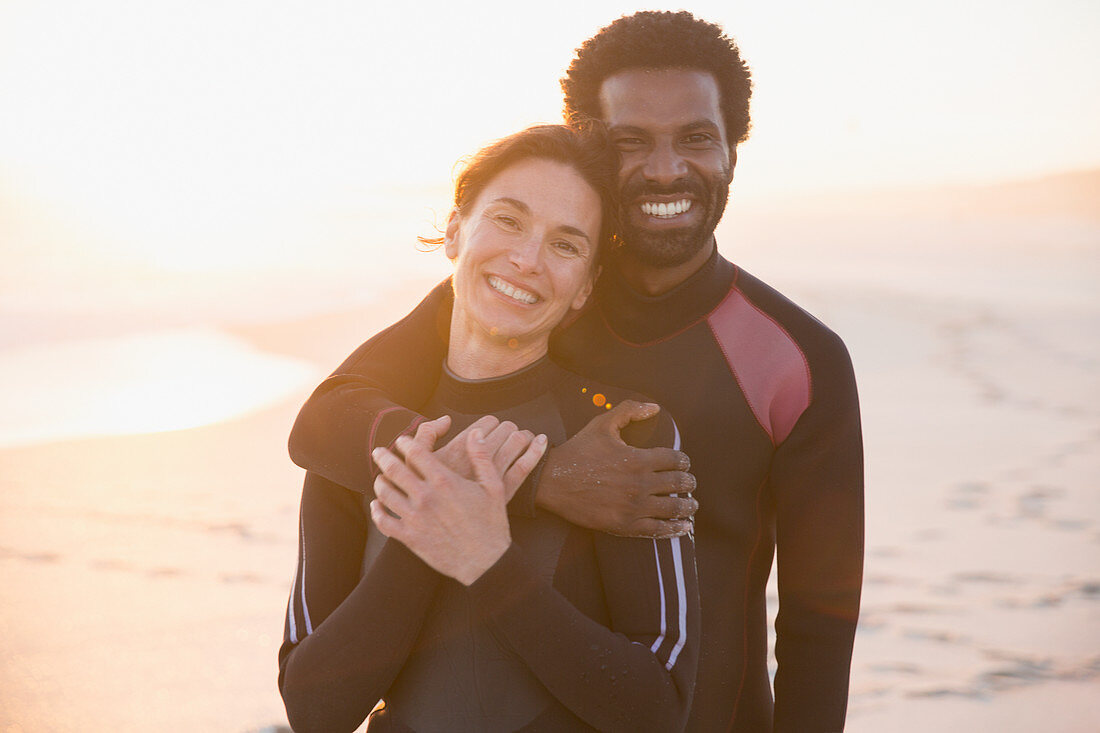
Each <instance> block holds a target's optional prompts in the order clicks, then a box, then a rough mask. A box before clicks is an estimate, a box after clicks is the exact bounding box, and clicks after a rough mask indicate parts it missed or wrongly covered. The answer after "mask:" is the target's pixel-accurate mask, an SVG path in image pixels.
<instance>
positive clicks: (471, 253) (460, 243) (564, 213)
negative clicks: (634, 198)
mask: <svg viewBox="0 0 1100 733" xmlns="http://www.w3.org/2000/svg"><path fill="white" fill-rule="evenodd" d="M599 234H600V198H599V195H598V194H597V193H596V191H595V190H594V189H593V188H592V187H591V186H590V185H588V183H587V182H585V180H584V179H583V178H581V176H580V174H578V173H577V172H576V170H574V169H573V168H572V167H570V166H568V165H566V164H564V163H558V162H556V161H551V160H545V159H541V158H529V159H527V160H522V161H520V162H518V163H515V164H513V165H511V166H509V167H508V168H505V169H504V170H503V171H502V172H501V173H499V174H498V175H497V176H496V177H495V178H493V179H492V180H491V181H490V182H489V184H488V185H487V186H486V187H485V188H484V189H483V190H482V191H481V193H480V194H478V196H477V197H476V198H475V199H474V200H473V201H472V202H471V203H470V204H468V205H467V206H466V207H465V208H464V210H463V211H462V212H453V213H452V215H451V219H450V220H449V221H448V223H447V232H446V234H445V236H444V248H445V250H446V253H447V256H448V257H450V258H451V259H452V260H453V261H454V264H455V275H454V289H455V316H456V320H455V322H454V323H455V325H457V326H459V327H465V328H468V329H473V330H474V331H476V332H477V335H478V336H483V335H488V336H490V337H492V338H494V339H499V340H500V341H501V342H502V343H505V344H507V345H508V346H510V347H511V348H517V347H519V346H521V345H522V346H531V345H537V344H539V343H541V344H543V345H545V344H546V342H547V341H548V340H549V337H550V331H551V330H553V328H554V326H556V325H557V324H558V323H559V322H561V320H562V318H564V317H565V315H566V314H567V313H568V312H569V311H570V310H571V309H573V308H580V307H581V306H582V305H584V302H585V300H586V299H587V298H588V295H589V293H591V292H592V282H593V279H594V277H595V275H596V272H595V267H594V266H593V260H594V257H595V256H596V249H597V244H598V241H599Z"/></svg>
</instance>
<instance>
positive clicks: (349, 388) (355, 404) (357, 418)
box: [289, 281, 453, 493]
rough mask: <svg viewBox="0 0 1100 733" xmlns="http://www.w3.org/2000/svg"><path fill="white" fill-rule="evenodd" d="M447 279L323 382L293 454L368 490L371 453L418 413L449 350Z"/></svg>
mask: <svg viewBox="0 0 1100 733" xmlns="http://www.w3.org/2000/svg"><path fill="white" fill-rule="evenodd" d="M452 297H453V296H452V295H451V290H450V282H449V281H447V282H444V283H441V284H440V285H438V286H436V287H435V288H434V289H433V290H432V291H431V292H430V293H429V294H428V296H427V297H426V298H424V300H423V301H421V302H420V304H419V305H417V306H416V308H414V309H413V311H412V312H411V313H409V314H408V315H407V316H405V317H404V318H403V319H401V320H400V321H398V322H397V323H395V324H393V325H392V326H390V327H389V328H387V329H385V330H384V331H382V332H381V333H379V334H377V335H375V336H374V337H372V338H371V339H370V340H369V341H367V342H366V343H364V344H363V345H362V346H360V347H359V348H358V349H356V350H355V352H354V353H352V355H351V356H349V357H348V358H347V359H346V360H345V361H344V363H343V364H341V365H340V366H339V367H338V368H337V369H336V371H335V372H333V374H332V375H331V376H330V377H329V378H328V379H326V380H325V381H324V382H322V383H321V385H320V386H319V387H317V389H316V390H314V392H313V394H312V395H310V397H309V399H308V400H307V401H306V403H305V404H304V405H303V406H302V409H301V411H300V412H299V413H298V418H297V419H296V420H295V422H294V428H293V429H292V430H291V433H290V440H289V450H290V458H291V460H293V461H294V462H295V463H296V464H298V465H299V466H301V467H302V468H304V469H306V470H307V471H310V472H312V473H315V474H317V475H318V476H323V477H324V478H327V479H328V480H330V481H333V482H334V483H336V484H339V485H340V486H345V487H347V488H349V489H353V490H354V491H358V492H361V493H366V492H369V491H370V490H371V487H372V485H373V483H374V477H375V471H376V467H375V466H374V463H373V462H372V461H371V457H370V454H371V451H372V450H373V449H374V448H376V447H378V446H389V445H391V444H392V443H393V441H394V440H396V439H397V437H398V436H399V435H401V434H403V433H409V432H413V431H415V430H416V427H417V425H419V423H420V421H421V420H422V419H423V418H421V416H420V415H419V414H417V412H416V409H415V408H416V407H419V406H420V405H423V404H424V403H425V402H427V400H428V398H429V397H431V394H432V391H433V390H434V389H435V385H436V383H437V382H438V381H439V374H440V370H441V369H442V364H443V359H444V357H445V355H446V353H447V336H446V332H445V331H444V330H442V329H443V327H444V326H443V324H444V320H445V319H446V321H448V322H449V319H450V311H451V307H450V306H451V298H452Z"/></svg>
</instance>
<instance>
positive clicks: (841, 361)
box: [770, 334, 863, 733]
mask: <svg viewBox="0 0 1100 733" xmlns="http://www.w3.org/2000/svg"><path fill="white" fill-rule="evenodd" d="M829 337H830V339H831V340H830V342H829V343H828V344H827V345H826V348H825V350H824V353H825V355H826V357H827V358H824V359H822V358H820V356H821V355H820V354H818V357H819V358H817V359H816V360H814V361H812V362H811V363H812V364H813V368H814V370H813V401H812V403H811V404H810V406H809V407H808V408H807V409H806V412H805V413H803V415H802V416H801V418H800V419H799V421H798V423H797V424H796V425H795V427H794V430H793V431H792V432H791V434H790V436H788V438H787V439H786V440H785V441H784V442H783V443H782V444H781V445H780V446H779V448H778V449H777V450H776V453H775V458H774V460H773V463H772V472H771V479H770V480H771V486H772V489H773V491H774V496H775V498H776V553H777V571H778V578H779V614H778V617H777V618H776V622H775V630H776V648H775V655H776V661H777V663H778V671H777V673H776V676H775V730H776V732H777V733H786V732H788V731H839V730H842V729H843V727H844V718H845V712H846V708H847V701H848V675H849V668H850V665H851V657H852V644H853V640H854V637H855V630H856V621H857V618H858V616H859V598H860V586H861V583H862V575H863V442H862V437H861V432H860V422H859V402H858V399H857V395H856V385H855V376H854V374H853V372H852V365H851V360H850V359H849V357H848V353H847V350H846V349H845V348H844V345H843V343H841V341H840V339H839V338H837V337H836V336H834V335H833V334H829Z"/></svg>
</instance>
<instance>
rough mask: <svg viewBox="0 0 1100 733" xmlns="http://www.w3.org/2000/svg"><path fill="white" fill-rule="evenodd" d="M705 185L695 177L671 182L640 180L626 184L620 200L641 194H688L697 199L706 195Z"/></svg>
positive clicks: (633, 197)
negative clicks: (640, 181)
mask: <svg viewBox="0 0 1100 733" xmlns="http://www.w3.org/2000/svg"><path fill="white" fill-rule="evenodd" d="M706 193H707V188H706V185H705V184H704V183H703V182H702V181H700V180H698V179H697V178H695V177H691V178H682V179H680V180H678V181H675V182H673V183H666V184H660V183H650V182H642V183H636V184H632V185H627V186H625V187H624V188H623V190H622V201H624V202H626V201H631V200H633V199H636V198H640V197H643V196H674V195H676V194H690V195H693V196H695V197H696V198H698V199H702V198H704V197H705V196H706Z"/></svg>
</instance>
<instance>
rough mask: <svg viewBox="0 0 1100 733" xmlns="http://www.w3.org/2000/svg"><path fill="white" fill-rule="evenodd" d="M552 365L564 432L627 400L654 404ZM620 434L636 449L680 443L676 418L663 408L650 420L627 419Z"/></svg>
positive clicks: (640, 396)
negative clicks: (554, 370) (629, 420)
mask: <svg viewBox="0 0 1100 733" xmlns="http://www.w3.org/2000/svg"><path fill="white" fill-rule="evenodd" d="M555 367H556V372H557V375H556V379H555V380H554V386H553V391H554V394H555V399H556V401H557V403H558V409H559V411H560V412H561V414H562V419H563V421H564V422H565V428H566V432H567V433H568V434H569V435H570V436H572V435H574V434H575V433H577V432H579V431H580V430H581V428H583V427H584V426H585V425H587V424H588V423H589V422H590V421H591V420H592V419H593V418H596V417H599V416H601V415H605V414H607V413H609V412H611V411H612V410H613V409H614V408H615V407H616V406H618V405H621V404H622V403H623V402H626V401H627V400H632V401H634V402H638V403H653V404H657V403H656V401H655V400H652V399H650V398H648V397H646V396H645V395H643V394H640V393H638V392H635V391H633V390H629V389H626V388H625V387H618V386H615V385H611V384H607V383H606V382H602V381H600V380H596V379H591V378H590V377H586V376H584V375H583V374H578V373H577V372H574V371H570V370H569V369H566V368H565V367H563V366H561V365H560V364H556V363H555ZM622 436H623V440H624V441H625V442H626V443H628V444H629V445H633V446H635V447H637V448H652V447H655V446H665V447H669V448H671V447H677V444H678V443H679V434H678V431H677V428H676V424H675V421H674V420H673V418H672V416H671V415H670V414H669V413H668V411H667V410H664V409H661V410H660V411H659V412H658V413H657V414H656V415H654V416H653V417H651V418H649V419H646V420H638V421H632V422H630V423H629V424H628V425H626V426H625V427H624V428H623V430H622Z"/></svg>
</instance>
